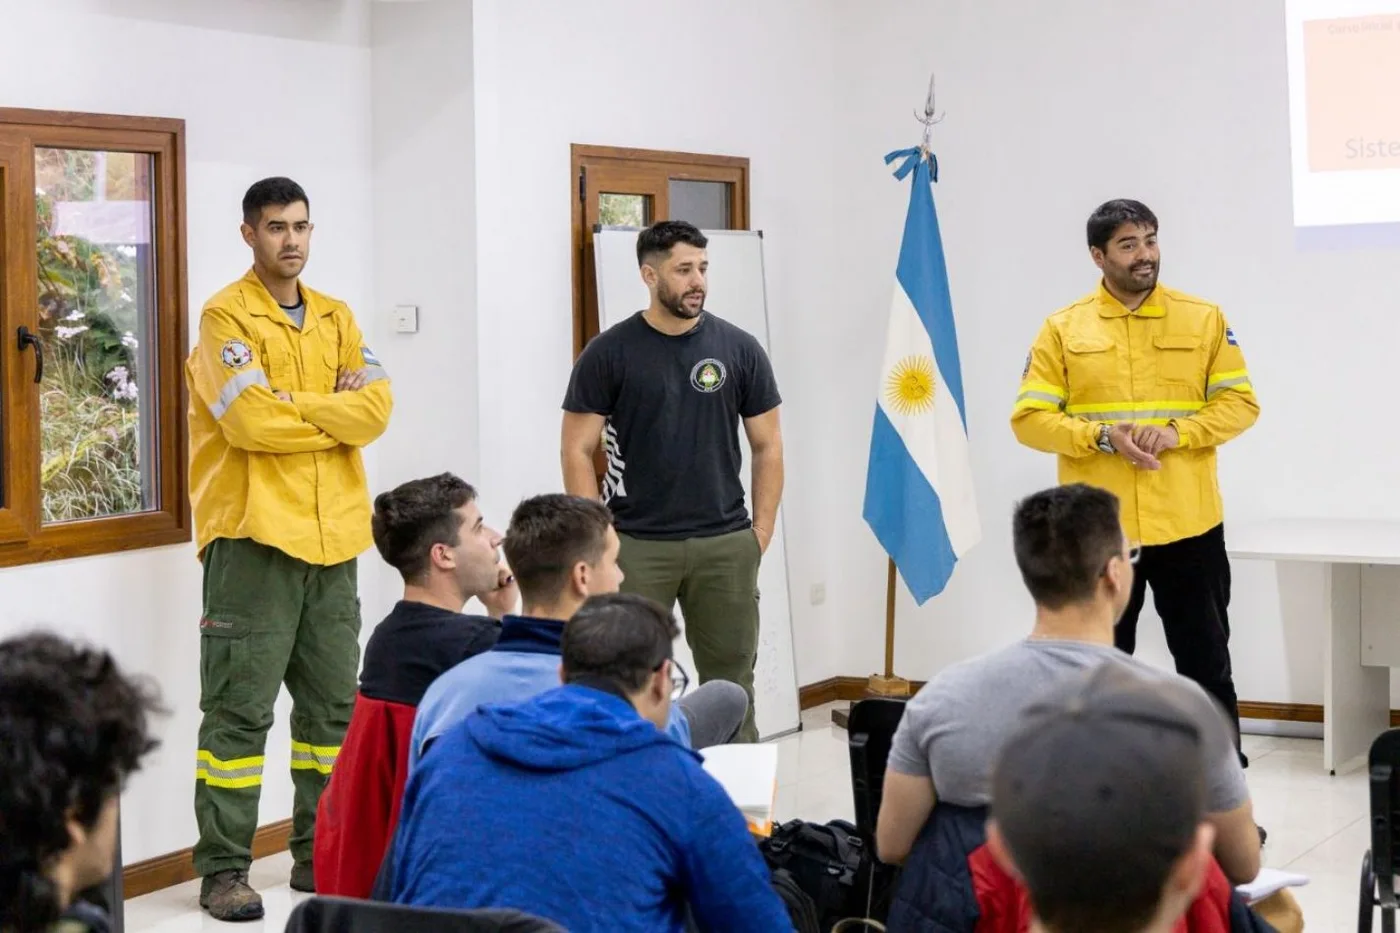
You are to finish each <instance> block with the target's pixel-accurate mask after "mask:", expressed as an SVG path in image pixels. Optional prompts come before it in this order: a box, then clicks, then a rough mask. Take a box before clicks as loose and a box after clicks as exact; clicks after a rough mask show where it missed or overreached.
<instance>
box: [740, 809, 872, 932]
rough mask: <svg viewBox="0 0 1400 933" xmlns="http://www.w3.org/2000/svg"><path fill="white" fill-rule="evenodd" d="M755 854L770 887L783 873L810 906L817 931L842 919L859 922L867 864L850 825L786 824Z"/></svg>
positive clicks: (835, 822) (860, 842) (861, 844)
mask: <svg viewBox="0 0 1400 933" xmlns="http://www.w3.org/2000/svg"><path fill="white" fill-rule="evenodd" d="M759 848H760V849H761V850H762V851H763V857H764V859H765V860H766V861H767V862H768V867H769V868H770V869H771V870H772V872H773V877H774V884H775V887H776V884H777V877H778V873H779V872H785V873H787V874H789V875H791V877H792V879H793V880H794V881H796V882H797V886H798V887H799V888H801V889H802V890H803V891H804V892H806V894H807V896H808V897H809V898H811V900H812V901H813V902H814V903H815V905H816V911H817V917H818V921H819V924H820V926H819V927H818V928H819V929H821V930H829V929H831V927H832V925H833V924H835V923H836V922H837V921H838V920H842V919H845V918H847V917H864V916H865V907H866V905H865V900H866V896H867V893H868V886H869V882H870V870H871V865H872V862H873V859H872V858H871V854H870V852H869V850H868V849H867V848H866V845H865V841H864V840H863V839H861V838H860V835H859V834H858V833H857V832H856V828H855V826H853V825H852V824H850V823H848V822H846V821H845V820H832V821H831V822H829V823H826V824H821V823H806V822H803V821H802V820H790V821H789V822H786V823H783V824H782V825H780V826H776V827H774V829H773V834H772V835H771V836H769V837H768V838H767V839H765V840H763V841H762V842H760V843H759ZM785 900H786V899H785ZM789 909H791V908H789ZM798 929H799V930H801V929H802V928H801V927H798Z"/></svg>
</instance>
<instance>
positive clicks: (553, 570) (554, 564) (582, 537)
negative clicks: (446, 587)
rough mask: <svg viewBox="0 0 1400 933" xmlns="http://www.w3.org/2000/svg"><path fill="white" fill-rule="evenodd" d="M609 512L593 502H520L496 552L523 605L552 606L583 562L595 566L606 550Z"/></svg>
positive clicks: (556, 498)
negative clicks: (502, 554)
mask: <svg viewBox="0 0 1400 933" xmlns="http://www.w3.org/2000/svg"><path fill="white" fill-rule="evenodd" d="M611 526H612V512H610V511H608V507H607V506H605V505H603V504H602V503H601V502H599V501H598V500H596V499H585V498H582V497H581V496H568V495H565V494H563V493H547V494H546V495H543V496H534V497H532V498H530V499H526V500H524V501H523V502H521V503H520V504H519V505H518V506H516V507H515V512H514V513H512V514H511V516H510V527H509V528H507V529H506V537H505V542H504V544H503V545H502V547H503V548H504V549H505V552H506V563H507V564H509V565H510V572H511V573H513V574H514V575H515V582H516V584H517V585H518V586H519V587H520V597H521V600H522V601H523V602H524V603H525V604H527V605H540V604H542V603H552V602H554V601H555V600H556V599H558V597H559V593H560V591H561V590H563V589H564V585H565V583H566V582H567V581H568V579H569V574H570V573H572V572H573V569H574V566H575V565H576V564H577V563H578V562H579V561H583V562H584V563H585V564H590V565H592V564H596V563H598V561H599V559H601V558H602V556H603V550H604V548H606V547H607V540H608V528H610V527H611Z"/></svg>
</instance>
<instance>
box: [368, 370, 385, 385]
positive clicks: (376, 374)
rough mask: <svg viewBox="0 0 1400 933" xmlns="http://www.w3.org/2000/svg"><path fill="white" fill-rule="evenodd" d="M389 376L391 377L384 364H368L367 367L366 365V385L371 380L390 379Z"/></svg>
mask: <svg viewBox="0 0 1400 933" xmlns="http://www.w3.org/2000/svg"><path fill="white" fill-rule="evenodd" d="M388 378H389V374H388V373H387V372H385V371H384V367H383V366H366V367H365V385H369V384H370V383H371V382H378V381H379V380H381V379H388Z"/></svg>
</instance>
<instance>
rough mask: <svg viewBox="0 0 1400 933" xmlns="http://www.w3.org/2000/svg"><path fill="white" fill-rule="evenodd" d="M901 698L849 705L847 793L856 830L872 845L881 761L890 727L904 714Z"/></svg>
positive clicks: (884, 757) (882, 770)
mask: <svg viewBox="0 0 1400 933" xmlns="http://www.w3.org/2000/svg"><path fill="white" fill-rule="evenodd" d="M906 702H908V701H907V700H905V699H903V698H895V697H870V698H869V699H865V700H859V701H857V702H856V703H854V704H853V705H852V706H851V715H850V719H849V721H848V725H847V726H846V734H847V736H848V742H849V744H850V752H851V793H852V795H853V796H854V797H855V805H856V829H858V830H860V834H861V836H862V837H864V838H865V839H866V841H867V842H869V843H871V844H872V845H873V843H874V841H875V820H876V818H877V817H879V815H880V796H881V794H882V793H883V792H884V788H885V762H886V761H887V760H889V757H890V743H891V742H893V741H894V730H895V729H896V728H897V727H898V726H899V720H900V717H902V716H903V715H904V704H905V703H906Z"/></svg>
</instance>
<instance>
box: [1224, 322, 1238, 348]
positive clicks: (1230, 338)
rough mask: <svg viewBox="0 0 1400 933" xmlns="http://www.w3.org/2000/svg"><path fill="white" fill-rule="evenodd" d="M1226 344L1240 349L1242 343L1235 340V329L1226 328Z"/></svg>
mask: <svg viewBox="0 0 1400 933" xmlns="http://www.w3.org/2000/svg"><path fill="white" fill-rule="evenodd" d="M1225 342H1226V343H1228V344H1229V345H1230V346H1232V347H1238V346H1239V345H1240V342H1239V341H1238V340H1236V339H1235V329H1234V328H1233V327H1227V328H1225Z"/></svg>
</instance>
